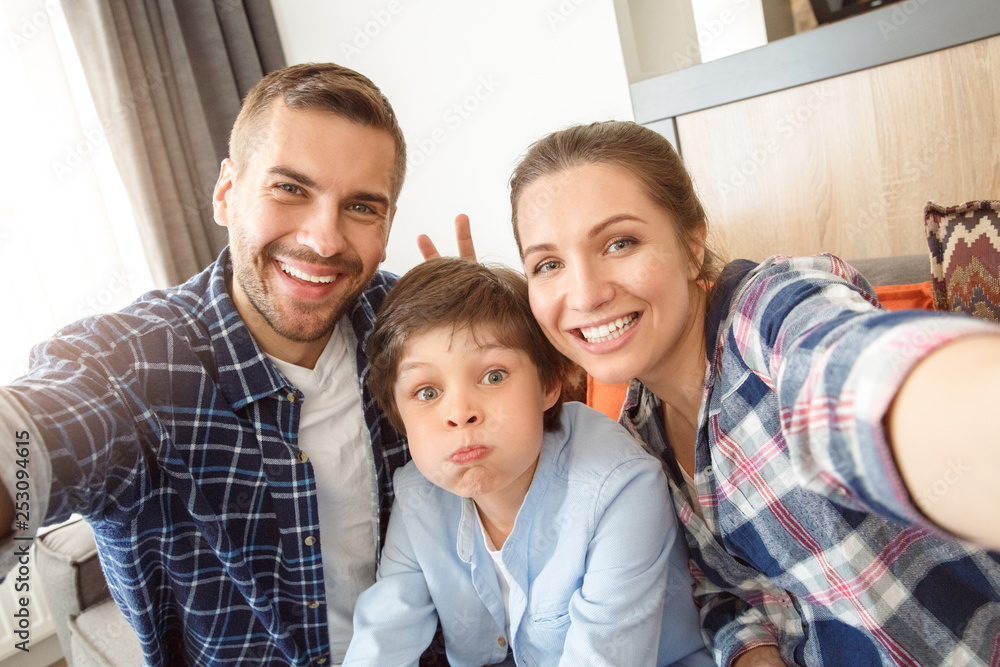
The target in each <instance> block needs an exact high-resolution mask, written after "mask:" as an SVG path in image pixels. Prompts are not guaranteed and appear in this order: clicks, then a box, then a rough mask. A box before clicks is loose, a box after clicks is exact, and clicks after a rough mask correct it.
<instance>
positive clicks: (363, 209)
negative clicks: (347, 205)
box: [351, 204, 375, 213]
mask: <svg viewBox="0 0 1000 667" xmlns="http://www.w3.org/2000/svg"><path fill="white" fill-rule="evenodd" d="M351 210H352V211H354V212H355V213H374V212H375V210H374V209H373V208H372V207H371V206H369V205H368V204H351Z"/></svg>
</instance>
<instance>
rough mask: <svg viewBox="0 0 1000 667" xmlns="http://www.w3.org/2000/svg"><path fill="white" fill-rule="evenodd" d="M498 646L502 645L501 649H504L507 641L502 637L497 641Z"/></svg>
mask: <svg viewBox="0 0 1000 667" xmlns="http://www.w3.org/2000/svg"><path fill="white" fill-rule="evenodd" d="M497 644H500V648H503V647H504V646H506V645H507V640H506V639H504V638H503V637H500V638H499V639H497Z"/></svg>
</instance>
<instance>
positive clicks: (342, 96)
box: [229, 63, 406, 205]
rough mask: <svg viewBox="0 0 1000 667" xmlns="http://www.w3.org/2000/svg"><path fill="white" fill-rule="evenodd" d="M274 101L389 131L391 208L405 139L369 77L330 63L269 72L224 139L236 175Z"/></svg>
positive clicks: (260, 137)
mask: <svg viewBox="0 0 1000 667" xmlns="http://www.w3.org/2000/svg"><path fill="white" fill-rule="evenodd" d="M276 101H280V102H282V103H284V105H285V106H286V107H288V108H289V109H300V110H308V111H328V112H330V113H334V114H337V115H338V116H341V117H342V118H346V119H347V120H350V121H353V122H355V123H358V124H359V125H365V126H368V127H374V128H377V129H381V130H385V131H386V132H388V133H389V134H390V136H392V140H393V143H394V144H395V145H396V162H395V169H394V170H393V176H392V185H391V188H392V191H391V197H390V198H391V201H390V204H392V205H395V203H396V199H397V198H398V197H399V192H400V190H402V189H403V179H404V177H405V176H406V141H405V140H404V139H403V131H402V130H401V129H400V128H399V123H398V122H397V120H396V114H395V112H394V111H393V110H392V106H391V105H390V104H389V100H388V99H386V97H385V95H383V94H382V91H380V90H379V89H378V87H377V86H376V85H375V84H374V83H372V82H371V80H370V79H368V77H366V76H364V75H363V74H359V73H358V72H355V71H354V70H352V69H348V68H346V67H341V66H340V65H334V64H333V63H306V64H303V65H293V66H291V67H286V68H284V69H280V70H277V71H274V72H271V73H270V74H268V75H267V76H265V77H264V78H263V79H261V80H260V81H259V82H258V83H257V85H256V86H254V87H253V89H252V90H251V91H250V92H249V93H247V96H246V99H244V100H243V107H242V108H241V109H240V113H239V115H238V116H237V117H236V122H235V123H234V124H233V131H232V133H231V134H230V135H229V157H230V158H231V159H232V161H233V165H234V166H235V168H236V171H237V173H239V171H240V170H241V169H243V168H244V167H245V166H246V165H247V164H248V163H249V161H250V159H251V157H252V156H253V153H254V151H256V150H257V147H258V146H259V145H260V144H261V143H263V142H265V141H267V128H268V123H269V121H270V115H271V110H272V108H273V103H274V102H276Z"/></svg>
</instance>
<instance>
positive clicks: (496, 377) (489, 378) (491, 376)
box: [483, 370, 507, 384]
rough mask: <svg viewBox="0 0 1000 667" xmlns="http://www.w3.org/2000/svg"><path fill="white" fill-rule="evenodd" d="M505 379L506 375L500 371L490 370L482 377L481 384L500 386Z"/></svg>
mask: <svg viewBox="0 0 1000 667" xmlns="http://www.w3.org/2000/svg"><path fill="white" fill-rule="evenodd" d="M505 379H507V373H506V372H505V371H501V370H492V371H490V372H489V373H487V374H486V375H484V376H483V384H500V383H501V382H503V381H504V380H505Z"/></svg>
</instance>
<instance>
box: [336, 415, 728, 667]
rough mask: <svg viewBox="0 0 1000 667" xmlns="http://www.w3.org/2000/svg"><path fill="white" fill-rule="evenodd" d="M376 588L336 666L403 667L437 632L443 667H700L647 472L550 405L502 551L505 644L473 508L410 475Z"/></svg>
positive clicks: (595, 427)
mask: <svg viewBox="0 0 1000 667" xmlns="http://www.w3.org/2000/svg"><path fill="white" fill-rule="evenodd" d="M395 491H396V501H395V504H394V505H393V508H392V516H391V518H390V520H389V529H388V535H387V537H386V544H385V548H384V550H383V554H382V561H381V564H380V566H379V572H378V581H377V582H376V583H375V585H374V586H372V587H371V588H369V589H368V590H367V591H366V592H365V593H363V594H362V595H361V597H360V599H359V600H358V604H357V607H356V609H355V615H354V639H353V641H352V643H351V646H350V649H349V650H348V652H347V657H346V659H345V661H344V665H345V667H347V666H351V667H357V666H360V665H371V666H372V667H387V666H390V667H394V666H398V665H417V663H418V659H419V657H420V654H421V652H423V650H424V649H425V648H426V647H427V646H428V645H429V644H430V642H431V639H432V637H433V636H434V631H435V628H436V626H437V623H438V620H440V622H441V626H442V628H443V630H444V638H445V645H446V647H447V654H448V660H449V662H450V663H451V664H452V665H453V666H455V667H459V666H463V665H469V666H475V667H480V666H481V665H485V664H490V663H500V662H503V660H504V659H505V658H506V656H507V652H508V647H510V648H512V649H513V652H514V658H515V660H516V661H517V664H518V665H521V666H522V667H530V666H533V665H557V664H558V665H573V666H574V667H576V666H579V665H614V666H625V665H627V666H628V667H640V666H642V665H669V664H675V663H679V664H685V665H712V664H714V663H713V662H712V660H711V658H710V656H709V654H708V652H707V651H706V650H705V646H704V643H703V640H702V638H701V634H700V632H699V628H698V617H697V612H696V610H695V607H694V603H693V600H692V597H691V587H692V580H691V577H690V575H689V573H688V568H687V550H686V548H685V546H684V541H683V540H678V539H677V534H678V532H677V520H676V518H675V516H674V513H673V510H672V508H671V503H670V500H669V492H668V488H667V481H666V478H665V477H664V474H663V471H662V469H661V467H660V463H659V462H658V461H657V460H656V459H654V458H653V457H652V456H650V455H649V454H648V453H646V452H645V450H643V449H642V447H641V446H640V445H639V444H638V443H637V442H636V441H635V440H634V439H633V438H632V437H630V436H629V434H628V433H627V432H626V431H625V430H624V429H623V428H621V427H620V426H619V425H617V424H615V423H614V422H613V421H612V420H610V419H608V418H607V417H605V416H604V415H602V414H600V413H598V412H596V411H595V410H592V409H590V408H588V407H586V406H584V405H582V404H579V403H568V404H566V405H565V406H564V409H563V416H562V425H561V428H560V429H559V431H557V432H552V433H546V434H545V437H544V442H543V445H542V451H541V456H540V459H539V462H538V466H537V468H536V470H535V476H534V479H533V480H532V482H531V486H530V488H529V489H528V493H527V495H526V496H525V498H524V503H523V504H522V506H521V509H520V511H519V513H518V515H517V520H516V522H515V524H514V529H513V530H512V531H511V533H510V536H509V537H508V538H507V540H506V542H504V545H503V548H502V549H501V556H502V559H503V563H504V566H505V567H506V568H507V571H508V572H509V573H510V575H511V579H512V581H511V586H510V597H509V604H510V635H511V636H510V637H508V636H506V634H505V632H504V621H505V614H504V611H505V610H504V604H503V599H502V597H501V594H500V587H499V584H498V582H497V573H496V570H495V568H494V564H493V561H492V559H491V558H490V555H489V553H488V552H487V549H486V545H485V543H484V540H483V536H482V531H481V530H480V528H479V524H478V521H477V517H476V509H475V505H474V503H473V502H472V501H471V500H469V499H468V498H461V497H459V496H456V495H454V494H452V493H449V492H447V491H445V490H443V489H440V488H438V487H436V486H434V485H433V484H431V483H430V482H428V481H427V480H426V479H424V477H423V476H422V475H421V474H420V473H419V471H417V469H416V467H414V466H413V464H412V463H411V464H408V465H407V466H406V467H405V468H403V469H401V470H399V471H397V473H396V475H395Z"/></svg>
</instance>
